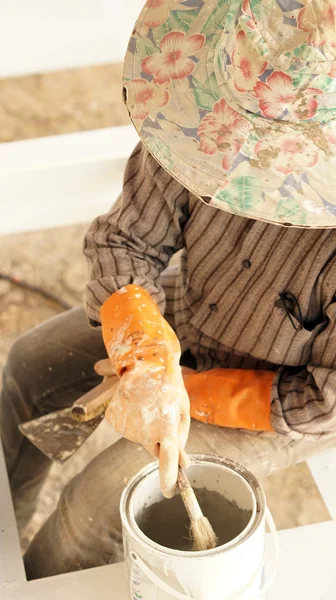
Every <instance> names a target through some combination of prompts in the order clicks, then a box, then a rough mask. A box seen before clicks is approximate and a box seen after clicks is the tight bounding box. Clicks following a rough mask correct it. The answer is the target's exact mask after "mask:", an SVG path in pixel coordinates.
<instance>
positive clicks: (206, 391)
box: [184, 369, 275, 431]
mask: <svg viewBox="0 0 336 600" xmlns="http://www.w3.org/2000/svg"><path fill="white" fill-rule="evenodd" d="M274 376H275V374H274V373H273V372H272V371H248V370H246V371H245V370H243V369H211V370H210V371H203V372H202V373H192V374H189V373H187V374H185V375H184V383H185V386H186V389H187V392H188V394H189V399H190V412H191V416H192V418H194V419H197V420H198V421H202V422H203V423H209V424H211V425H219V426H220V427H232V428H234V429H250V430H256V431H273V428H272V425H271V421H270V412H271V388H272V383H273V380H274Z"/></svg>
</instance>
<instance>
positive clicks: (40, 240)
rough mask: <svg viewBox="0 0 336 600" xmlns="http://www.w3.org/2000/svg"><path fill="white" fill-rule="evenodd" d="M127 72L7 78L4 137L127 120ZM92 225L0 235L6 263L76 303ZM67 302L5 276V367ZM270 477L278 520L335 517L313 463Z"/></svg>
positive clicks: (86, 456) (84, 456)
mask: <svg viewBox="0 0 336 600" xmlns="http://www.w3.org/2000/svg"><path fill="white" fill-rule="evenodd" d="M120 74H121V69H120V66H119V65H108V66H104V67H95V68H90V69H80V70H77V71H69V72H63V73H57V74H55V73H53V74H48V75H39V76H33V77H26V78H22V79H13V80H7V81H2V82H0V142H6V141H12V140H18V139H25V138H31V137H39V136H44V135H52V134H58V133H67V132H71V131H78V130H85V129H95V128H98V127H107V126H111V125H120V124H123V123H126V122H127V116H126V114H125V109H124V107H123V105H122V104H121V102H120V100H119V87H120V86H119V83H118V82H119V79H120ZM85 230H86V226H82V225H81V226H71V227H66V228H62V229H54V230H49V231H38V232H34V233H29V234H23V235H15V236H9V237H3V238H0V254H1V258H2V260H1V267H0V270H1V272H3V273H10V274H12V275H17V276H20V277H22V278H24V279H25V280H26V281H28V282H31V283H34V284H37V285H40V286H43V287H44V288H45V289H47V290H50V291H52V292H54V293H55V294H56V295H58V296H59V297H61V298H63V299H64V300H66V301H67V302H69V303H70V304H71V305H73V306H75V305H77V304H79V303H80V302H81V297H82V292H83V289H84V285H85V281H86V265H85V262H84V259H83V257H82V254H81V244H82V238H83V235H84V232H85ZM51 265H52V268H51ZM60 310H61V308H60V307H59V306H58V305H57V304H56V303H54V302H51V301H48V300H45V299H44V298H42V297H40V296H39V295H38V294H36V293H32V292H29V291H26V290H22V289H20V288H19V287H17V286H15V285H14V286H13V285H12V284H10V283H8V282H6V281H1V280H0V331H1V336H0V369H1V367H2V366H3V364H4V361H5V359H6V354H7V352H8V350H9V348H10V346H11V343H12V342H13V340H14V339H15V338H16V337H17V336H18V335H20V334H21V333H23V332H24V331H26V330H28V329H29V328H30V327H33V326H35V325H37V324H38V323H40V322H41V321H43V320H45V319H47V318H48V317H50V316H52V315H54V314H56V313H57V312H59V311H60ZM96 433H98V431H97V432H96ZM96 433H95V434H94V435H93V436H92V438H91V439H90V440H89V441H88V442H87V443H86V444H85V445H84V446H83V448H82V449H81V450H80V451H79V452H78V454H77V455H76V456H75V457H73V458H72V459H70V461H69V462H68V463H67V464H66V465H65V466H64V467H60V466H59V465H54V466H53V467H52V470H51V474H50V477H49V478H48V480H47V482H46V484H45V486H44V489H43V490H42V493H41V495H40V498H39V500H38V504H37V509H36V513H35V515H34V517H33V519H32V521H31V523H30V524H29V526H28V527H27V529H26V530H25V531H22V532H21V541H22V547H23V548H25V547H26V545H27V543H28V542H29V540H30V539H31V537H32V536H33V535H34V533H35V532H36V530H37V528H38V527H39V526H40V524H41V523H42V522H43V521H44V519H45V518H46V517H47V516H48V514H50V512H51V511H52V510H53V508H54V507H55V505H56V503H57V498H58V495H59V492H60V490H61V489H62V487H63V486H64V484H65V482H66V481H68V480H69V479H70V478H71V477H73V475H74V474H75V473H77V472H78V471H80V470H81V469H82V468H83V466H84V465H85V464H86V463H87V462H88V461H89V460H90V459H91V458H92V457H93V456H94V455H95V454H97V453H98V452H100V451H101V450H102V449H103V448H104V447H106V446H107V445H109V443H110V442H111V435H112V436H113V433H112V434H111V431H110V429H108V428H106V427H104V428H103V430H99V435H96ZM263 485H264V488H265V491H266V494H267V498H268V503H269V506H270V509H271V511H272V512H273V514H274V517H275V521H276V524H277V526H278V528H280V529H281V528H287V527H295V526H297V525H303V524H306V523H313V522H318V521H324V520H327V519H329V514H328V511H327V509H326V507H325V505H324V503H323V501H322V499H321V497H320V495H319V493H318V491H317V489H316V487H315V485H314V482H313V480H312V477H311V475H310V472H309V470H308V467H307V466H306V464H301V465H298V466H296V467H293V468H291V469H287V470H286V471H283V472H281V473H278V474H274V475H272V476H271V477H269V478H267V479H266V480H265V481H264V482H263Z"/></svg>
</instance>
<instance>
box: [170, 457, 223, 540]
mask: <svg viewBox="0 0 336 600" xmlns="http://www.w3.org/2000/svg"><path fill="white" fill-rule="evenodd" d="M177 485H178V488H179V490H180V493H181V497H182V500H183V503H184V506H185V508H186V511H187V513H188V516H189V519H190V534H191V538H192V541H193V550H198V551H201V550H211V548H215V547H216V546H217V541H218V540H217V536H216V534H215V532H214V530H213V529H212V526H211V524H210V522H209V520H208V519H207V518H206V517H205V516H204V515H203V513H202V510H201V507H200V505H199V503H198V500H197V498H196V496H195V492H194V490H193V489H192V487H191V485H190V481H189V479H188V477H187V475H186V473H185V472H184V471H183V469H181V467H179V473H178V479H177Z"/></svg>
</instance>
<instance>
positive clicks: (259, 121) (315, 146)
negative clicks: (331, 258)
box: [123, 0, 336, 228]
mask: <svg viewBox="0 0 336 600" xmlns="http://www.w3.org/2000/svg"><path fill="white" fill-rule="evenodd" d="M196 5H198V6H200V3H199V2H196V0H195V6H196ZM228 5H230V3H223V2H218V0H210V1H209V0H208V2H207V3H205V4H204V5H203V7H202V8H199V9H197V7H196V8H193V6H192V2H190V1H189V2H188V3H187V4H186V3H185V2H183V0H165V1H164V2H163V4H162V7H163V8H164V9H167V8H168V7H170V11H169V16H168V17H167V18H166V19H165V20H164V21H163V23H162V24H159V25H157V24H155V26H154V27H151V26H150V25H151V24H152V21H153V20H154V18H152V21H151V19H150V18H149V11H150V10H151V9H150V6H151V5H150V2H147V4H146V6H145V7H144V9H143V10H142V12H141V14H140V16H139V19H138V21H137V23H136V25H135V29H134V32H133V35H132V38H131V40H130V43H129V46H128V51H127V55H126V59H125V64H124V74H123V84H124V90H125V101H126V105H127V107H128V110H129V114H130V117H131V119H132V122H133V124H134V126H135V128H136V129H137V131H138V134H139V136H140V138H141V139H142V141H143V143H144V144H145V146H146V147H147V148H148V150H149V151H150V152H151V154H152V155H153V156H154V157H155V159H156V160H157V161H158V162H159V163H160V164H161V165H162V166H163V167H164V168H165V169H166V170H167V171H168V172H169V173H170V174H171V175H172V176H173V177H175V178H176V179H177V180H178V181H179V182H180V183H181V184H182V185H184V186H185V187H186V188H187V189H189V190H190V191H191V192H192V193H193V194H195V195H196V196H198V197H199V198H200V199H202V200H203V201H205V202H207V203H208V204H210V205H212V206H215V207H217V208H219V209H222V210H225V211H227V212H230V213H234V214H237V215H240V216H243V217H248V218H252V219H259V220H264V221H267V222H270V223H276V224H282V225H293V226H296V227H311V228H329V227H336V196H335V193H334V190H335V189H336V188H335V186H336V152H335V149H336V126H335V123H334V122H328V123H327V124H326V125H324V126H323V125H321V124H320V123H316V122H313V121H311V122H309V121H304V122H292V121H281V120H277V119H271V118H267V117H265V116H260V115H256V114H253V113H252V112H249V111H248V110H246V108H242V107H241V106H240V105H239V104H238V103H237V101H236V98H235V97H234V96H233V95H232V94H231V92H230V86H228V85H227V81H226V80H225V79H223V78H222V76H221V67H222V66H221V64H220V55H221V54H220V52H218V47H219V44H222V41H221V38H222V36H223V23H224V22H225V19H226V17H227V11H228V8H227V7H228ZM171 7H173V9H174V10H172V9H171ZM175 8H176V10H175ZM182 9H183V10H182ZM156 16H157V21H156V23H157V22H158V21H160V18H159V13H158V12H156ZM164 16H165V15H163V14H162V18H163V17H164ZM147 23H149V25H148V24H147ZM174 52H175V55H174V56H176V57H177V60H176V61H175V62H174V64H169V61H167V60H166V59H167V57H168V58H169V57H170V56H172V53H174ZM169 53H170V54H169ZM179 57H180V58H179Z"/></svg>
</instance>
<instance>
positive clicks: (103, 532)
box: [1, 0, 336, 578]
mask: <svg viewBox="0 0 336 600" xmlns="http://www.w3.org/2000/svg"><path fill="white" fill-rule="evenodd" d="M328 7H329V8H330V10H329V9H328ZM332 8H333V7H332V4H331V3H330V2H328V1H327V0H326V2H324V3H322V4H321V3H316V2H315V1H314V0H310V1H309V0H307V1H306V2H304V3H302V4H298V3H295V2H292V0H282V2H281V3H278V2H268V3H266V2H264V1H262V0H255V1H254V2H253V3H251V2H249V0H244V1H243V2H241V0H234V1H233V2H230V3H229V2H218V3H206V2H204V1H203V0H188V2H186V1H185V0H175V1H174V2H171V1H170V0H159V1H157V0H156V1H155V2H154V1H153V0H147V2H146V5H145V7H144V9H143V11H142V13H141V15H140V17H139V20H138V22H137V24H136V27H135V29H134V31H133V34H132V38H131V41H130V44H129V48H128V52H127V56H126V60H125V69H124V80H123V85H124V94H123V96H124V99H125V102H126V104H127V107H128V110H129V113H130V116H131V119H132V121H133V123H134V125H135V127H136V128H137V131H138V132H139V135H140V138H141V142H140V143H139V145H138V146H137V147H136V149H135V150H134V152H133V153H132V155H131V156H130V158H129V161H128V164H127V167H126V170H125V176H124V183H123V191H122V194H121V196H120V197H119V199H118V200H117V202H116V203H115V204H114V205H113V206H112V208H111V210H110V211H109V212H108V213H107V214H105V215H103V216H100V217H98V218H97V219H96V220H95V221H94V222H93V224H92V225H91V227H90V229H89V231H88V233H87V236H86V239H85V246H84V252H85V255H86V257H87V259H88V263H89V266H90V282H89V283H88V285H87V289H86V312H87V315H88V319H89V323H90V326H91V327H89V324H88V322H87V319H86V316H85V314H84V310H83V309H82V308H78V309H74V310H71V311H68V312H65V313H63V314H61V315H59V316H57V317H54V318H53V319H51V320H50V321H48V322H46V323H44V324H42V325H40V326H39V327H37V328H36V329H34V330H33V331H31V332H29V333H27V334H25V335H24V336H23V337H21V338H20V339H19V340H18V341H17V342H16V343H15V344H14V346H13V348H12V350H11V352H10V354H9V357H8V362H7V366H6V369H5V372H4V381H3V389H2V397H1V432H2V439H3V443H4V448H5V454H6V460H7V465H8V471H9V475H10V480H11V486H12V491H13V496H14V499H15V498H17V497H18V496H19V495H21V496H22V495H23V494H24V495H25V498H27V500H26V502H27V506H33V501H34V499H35V498H36V495H37V493H38V490H39V489H40V486H41V484H42V482H43V480H44V478H45V476H46V474H47V472H48V469H49V466H50V461H49V460H48V459H47V458H46V457H45V456H43V455H42V454H41V453H40V452H39V451H38V450H37V449H36V448H35V447H33V446H32V445H31V444H30V443H29V442H28V441H27V440H26V439H23V438H22V437H21V435H20V433H19V431H18V428H17V425H18V424H19V423H21V422H24V421H28V420H29V419H32V418H34V417H37V416H39V415H43V414H46V413H48V412H50V411H53V410H56V409H60V408H63V407H66V406H70V405H72V403H73V402H74V401H75V400H76V398H78V397H79V396H81V395H82V394H83V393H84V392H86V391H88V390H89V389H91V388H92V387H93V386H94V385H95V384H96V383H97V382H98V381H99V380H100V377H101V376H105V375H111V376H112V375H113V374H115V376H117V377H118V378H119V383H118V386H117V391H116V392H115V394H114V395H113V397H112V399H111V402H110V405H109V407H108V409H107V412H106V417H107V419H108V420H109V421H110V422H111V423H112V424H113V425H114V427H115V428H116V429H117V430H118V431H119V432H121V433H122V434H123V436H124V437H123V439H121V440H120V441H119V442H118V443H116V444H115V445H113V446H112V447H110V448H108V449H107V450H105V451H104V452H103V453H102V454H100V455H99V456H98V457H96V458H95V459H94V460H93V461H92V462H91V463H90V464H89V465H88V466H87V467H86V468H85V469H84V471H83V472H82V473H80V474H79V475H77V476H76V477H75V479H74V480H72V481H71V482H70V483H69V484H68V485H67V486H66V488H65V489H64V491H63V493H62V495H61V498H60V501H59V504H58V507H57V509H56V511H55V512H54V513H53V515H52V516H51V517H50V518H49V519H48V521H47V522H46V523H45V524H44V525H43V527H42V528H41V530H40V531H39V532H38V534H37V536H36V537H35V539H34V540H33V542H32V543H31V545H30V547H29V549H28V551H27V553H26V555H25V565H26V570H27V575H28V578H36V577H43V576H47V575H54V574H57V573H61V572H65V571H71V570H76V569H83V568H88V567H91V566H96V565H101V564H106V563H109V562H113V561H117V560H120V559H121V556H122V550H121V527H120V518H119V511H118V502H119V497H120V493H121V491H122V489H123V487H124V485H125V482H126V481H127V480H128V478H129V477H131V476H132V475H133V474H134V473H135V472H136V471H138V469H139V468H141V467H142V466H144V465H145V464H147V463H148V462H149V461H151V460H153V458H152V457H153V456H156V457H158V458H159V460H160V475H161V486H162V491H163V492H164V494H165V495H166V496H167V497H170V496H171V495H172V494H173V493H174V487H175V483H176V476H177V468H178V463H179V462H182V463H183V462H184V463H185V462H186V461H187V457H186V454H185V451H186V452H188V453H195V452H196V453H197V452H198V453H213V454H219V455H222V456H226V457H229V458H231V459H234V460H237V461H238V462H241V463H243V464H244V465H245V466H247V467H248V468H251V469H252V470H253V471H254V472H255V473H256V475H259V476H260V475H266V474H268V473H270V472H272V471H274V470H275V469H278V468H284V467H287V466H289V465H292V464H295V463H296V462H299V461H303V460H305V459H306V458H307V457H308V456H309V455H310V454H312V453H313V452H316V451H317V450H319V449H321V448H324V447H327V446H329V445H331V444H334V443H335V436H336V392H335V390H336V344H335V339H336V297H335V291H336V289H335V288H336V283H335V282H336V237H335V227H336V203H335V196H334V191H333V190H334V183H335V182H334V177H335V173H336V169H335V164H336V160H335V155H336V154H335V143H336V134H335V132H336V126H335V109H336V96H335V93H336V87H335V77H336V68H335V65H336V62H335V52H336V51H335V47H336V44H335V42H336V31H335V19H334V11H333V10H332ZM179 251H180V261H179V265H178V266H174V267H169V263H170V259H171V258H172V256H173V255H174V254H175V253H177V252H179ZM102 334H103V335H102ZM94 365H96V366H95V368H94ZM181 366H182V367H184V372H183V374H182V371H181ZM189 403H190V408H189ZM190 416H191V417H192V423H191V427H190V431H189V425H190ZM134 442H137V443H138V444H140V446H137V445H136V444H134ZM139 448H140V451H139V452H138V451H137V449H139ZM148 451H149V452H148ZM31 510H32V509H31Z"/></svg>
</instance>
